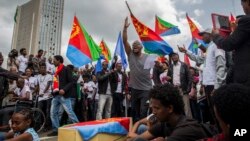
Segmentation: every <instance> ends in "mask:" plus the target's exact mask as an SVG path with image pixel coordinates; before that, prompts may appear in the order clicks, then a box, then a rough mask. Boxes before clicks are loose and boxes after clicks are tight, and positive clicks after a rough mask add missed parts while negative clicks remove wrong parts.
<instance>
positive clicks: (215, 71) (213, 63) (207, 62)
mask: <svg viewBox="0 0 250 141" xmlns="http://www.w3.org/2000/svg"><path fill="white" fill-rule="evenodd" d="M211 32H212V29H209V28H208V29H206V30H204V31H203V32H200V33H199V34H200V35H201V36H202V38H203V41H204V42H205V43H206V44H208V46H207V49H206V55H205V56H197V55H194V54H192V53H190V52H188V51H187V50H186V49H185V48H179V49H180V51H181V52H184V53H186V54H187V55H188V56H189V58H190V59H191V60H193V61H195V62H196V63H199V64H201V63H203V64H204V68H203V75H202V84H203V85H204V90H205V94H206V98H207V101H204V102H205V103H204V105H205V106H204V107H205V108H204V112H203V113H202V114H203V115H202V118H203V122H208V121H210V123H211V122H212V123H215V115H213V114H214V112H213V107H212V106H211V105H212V103H211V100H210V99H211V94H212V93H213V91H214V90H216V89H218V88H219V87H221V86H222V85H223V84H225V80H226V59H225V51H223V50H222V49H218V48H217V46H216V44H215V43H214V42H213V41H212V36H211ZM209 110H210V111H209ZM212 116H213V117H212Z"/></svg>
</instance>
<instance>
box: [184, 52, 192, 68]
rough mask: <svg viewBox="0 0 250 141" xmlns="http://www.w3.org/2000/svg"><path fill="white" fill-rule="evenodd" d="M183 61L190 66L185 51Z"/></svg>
mask: <svg viewBox="0 0 250 141" xmlns="http://www.w3.org/2000/svg"><path fill="white" fill-rule="evenodd" d="M184 63H185V64H187V65H188V66H189V67H190V66H191V65H190V60H189V58H188V55H187V54H186V53H185V54H184Z"/></svg>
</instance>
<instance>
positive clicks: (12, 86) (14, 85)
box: [8, 80, 17, 91]
mask: <svg viewBox="0 0 250 141" xmlns="http://www.w3.org/2000/svg"><path fill="white" fill-rule="evenodd" d="M16 88H17V86H16V80H14V81H13V83H9V90H8V91H15V89H16Z"/></svg>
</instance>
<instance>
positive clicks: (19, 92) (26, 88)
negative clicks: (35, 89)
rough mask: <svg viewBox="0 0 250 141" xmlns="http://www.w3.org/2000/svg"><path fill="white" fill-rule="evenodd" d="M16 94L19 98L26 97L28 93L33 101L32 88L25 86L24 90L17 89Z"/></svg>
mask: <svg viewBox="0 0 250 141" xmlns="http://www.w3.org/2000/svg"><path fill="white" fill-rule="evenodd" d="M14 93H15V94H16V95H18V96H19V97H26V95H27V93H29V100H32V94H31V92H30V88H29V87H28V86H27V85H24V87H23V88H22V89H20V88H16V90H15V91H14Z"/></svg>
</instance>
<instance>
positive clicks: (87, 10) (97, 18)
mask: <svg viewBox="0 0 250 141" xmlns="http://www.w3.org/2000/svg"><path fill="white" fill-rule="evenodd" d="M27 1H28V0H18V1H9V0H1V2H0V19H1V24H0V28H1V31H4V32H1V33H0V37H1V40H0V44H1V46H0V49H1V51H2V48H3V47H2V45H3V46H6V48H7V50H6V51H5V52H8V51H9V50H10V46H11V40H12V34H13V25H14V21H13V17H14V14H15V10H16V6H17V5H21V4H24V3H25V2H27ZM127 1H128V3H129V5H130V8H131V10H132V12H133V14H134V15H135V16H136V17H137V18H138V20H140V21H141V22H143V23H144V24H145V25H147V26H148V27H150V28H151V29H154V21H155V19H154V18H155V15H156V14H157V15H158V16H159V17H161V18H162V19H164V20H166V21H168V22H170V23H172V24H175V25H177V26H179V28H180V29H181V34H178V35H174V36H170V37H164V39H165V40H166V41H167V42H168V43H169V44H170V45H171V46H172V47H173V48H174V50H177V49H176V46H177V44H180V45H182V44H185V45H186V46H188V44H189V43H190V42H191V34H190V29H189V26H188V23H187V21H186V17H185V11H183V10H181V9H178V3H176V2H175V1H173V0H164V1H162V0H136V1H132V0H127ZM182 1H184V2H185V3H191V4H198V3H201V2H202V0H182ZM64 3H65V4H64V16H63V29H62V44H61V54H62V55H63V56H64V57H65V56H66V50H67V46H68V41H69V36H70V33H71V28H72V22H73V17H74V15H76V16H77V17H78V19H79V21H80V23H81V24H82V26H84V27H85V29H86V30H87V32H88V33H89V34H90V35H91V36H92V37H93V39H94V40H95V41H96V43H97V44H99V43H100V41H101V39H104V40H105V41H106V43H107V45H108V46H109V47H110V50H111V52H112V53H113V52H114V49H115V45H116V41H117V38H118V34H119V32H120V31H122V28H123V24H124V19H125V17H126V16H129V11H128V9H127V7H126V4H125V2H124V1H123V0H109V1H100V0H84V1H83V0H74V1H71V0H64ZM177 9H178V11H177ZM184 10H185V9H184ZM130 22H131V21H130ZM197 24H198V23H197ZM198 25H200V24H198ZM3 29H4V30H3ZM128 36H129V42H130V43H131V42H132V41H134V40H138V39H139V37H138V35H137V34H136V31H135V29H134V27H133V25H132V24H131V25H130V27H129V29H128Z"/></svg>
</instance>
